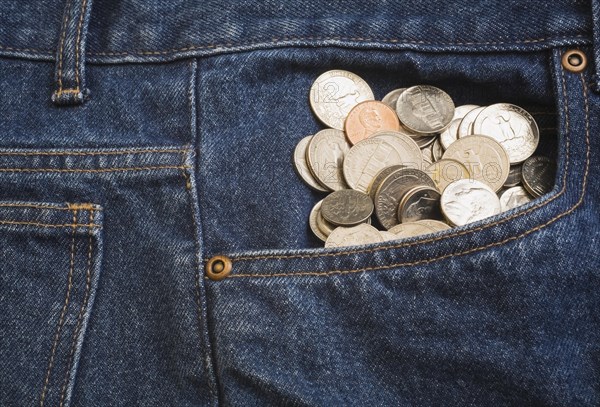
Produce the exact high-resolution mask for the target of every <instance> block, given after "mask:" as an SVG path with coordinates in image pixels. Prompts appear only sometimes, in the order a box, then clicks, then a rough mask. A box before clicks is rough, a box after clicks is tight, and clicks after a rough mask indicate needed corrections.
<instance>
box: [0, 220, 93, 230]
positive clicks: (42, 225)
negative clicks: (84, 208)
mask: <svg viewBox="0 0 600 407" xmlns="http://www.w3.org/2000/svg"><path fill="white" fill-rule="evenodd" d="M0 225H23V226H36V227H40V228H73V229H76V228H88V227H91V228H98V229H102V226H101V225H97V224H95V223H87V224H81V223H64V224H52V223H38V222H25V221H13V220H0Z"/></svg>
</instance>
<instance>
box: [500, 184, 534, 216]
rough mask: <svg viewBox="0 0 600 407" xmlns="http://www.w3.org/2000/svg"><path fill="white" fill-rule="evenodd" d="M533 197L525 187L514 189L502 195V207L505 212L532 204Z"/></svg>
mask: <svg viewBox="0 0 600 407" xmlns="http://www.w3.org/2000/svg"><path fill="white" fill-rule="evenodd" d="M531 199H532V198H531V195H529V193H528V192H527V191H526V190H525V188H523V187H512V188H509V189H507V190H506V191H504V192H503V193H502V195H500V207H501V208H502V211H503V212H506V211H508V210H511V209H513V208H517V207H519V206H521V205H525V204H526V203H529V202H531Z"/></svg>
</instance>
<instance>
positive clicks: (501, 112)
mask: <svg viewBox="0 0 600 407" xmlns="http://www.w3.org/2000/svg"><path fill="white" fill-rule="evenodd" d="M473 132H474V133H475V134H483V135H485V136H489V137H492V138H493V139H495V140H496V141H497V142H499V143H500V144H501V145H502V147H504V149H505V150H506V152H507V153H508V157H509V159H510V163H511V164H519V163H522V162H523V161H525V160H526V159H527V158H529V157H530V156H531V155H532V154H533V153H534V152H535V150H536V149H537V146H538V144H539V141H540V131H539V129H538V125H537V123H536V122H535V120H534V118H533V117H532V116H531V115H530V114H529V113H528V112H527V111H526V110H525V109H523V108H521V107H519V106H515V105H511V104H509V103H498V104H495V105H491V106H488V107H486V108H485V109H484V110H483V111H482V112H481V113H479V115H478V116H477V119H475V123H473Z"/></svg>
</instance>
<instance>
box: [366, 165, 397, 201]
mask: <svg viewBox="0 0 600 407" xmlns="http://www.w3.org/2000/svg"><path fill="white" fill-rule="evenodd" d="M401 168H406V167H405V166H404V165H391V166H389V167H385V168H384V169H382V170H381V171H379V172H378V173H377V175H375V177H374V178H373V181H371V184H370V185H369V188H368V189H367V194H369V196H370V197H371V200H372V201H373V202H375V193H376V192H377V188H379V185H381V183H382V182H383V180H384V179H386V178H387V176H388V175H390V174H391V173H392V172H394V171H396V170H399V169H401Z"/></svg>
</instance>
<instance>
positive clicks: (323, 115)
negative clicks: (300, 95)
mask: <svg viewBox="0 0 600 407" xmlns="http://www.w3.org/2000/svg"><path fill="white" fill-rule="evenodd" d="M373 99H374V96H373V91H372V90H371V88H370V87H369V85H368V84H367V83H366V82H365V81H364V80H363V79H362V78H360V77H359V76H358V75H356V74H353V73H352V72H348V71H343V70H339V69H335V70H332V71H327V72H325V73H324V74H322V75H321V76H319V77H318V78H317V79H316V80H315V82H314V83H313V85H312V87H311V88H310V107H311V108H312V110H313V112H314V113H315V115H316V116H317V118H319V120H321V121H322V122H323V123H324V124H325V125H327V126H329V127H332V128H334V129H338V130H343V129H344V122H345V121H346V117H347V116H348V113H350V110H352V108H353V107H354V106H356V105H357V104H359V103H360V102H364V101H365V100H373Z"/></svg>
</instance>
